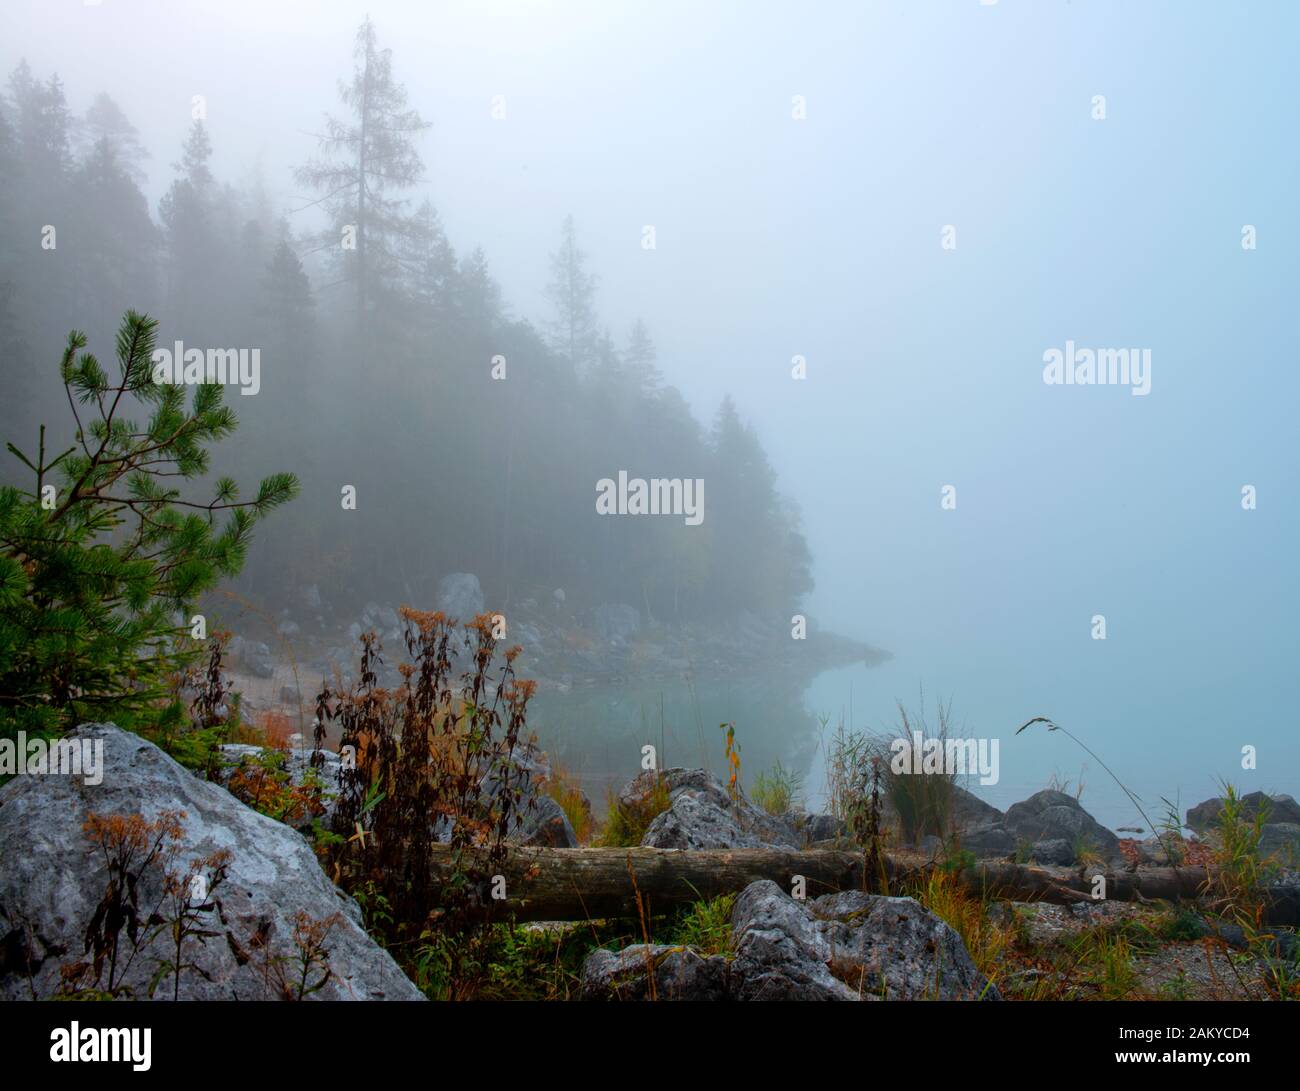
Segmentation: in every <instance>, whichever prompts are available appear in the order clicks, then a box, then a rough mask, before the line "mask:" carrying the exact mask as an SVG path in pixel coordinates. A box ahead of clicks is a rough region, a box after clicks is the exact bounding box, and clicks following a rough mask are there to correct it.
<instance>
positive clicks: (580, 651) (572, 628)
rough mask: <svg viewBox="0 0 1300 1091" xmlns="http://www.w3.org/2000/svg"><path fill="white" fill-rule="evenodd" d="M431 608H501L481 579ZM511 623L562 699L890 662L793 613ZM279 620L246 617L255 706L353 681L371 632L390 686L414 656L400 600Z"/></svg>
mask: <svg viewBox="0 0 1300 1091" xmlns="http://www.w3.org/2000/svg"><path fill="white" fill-rule="evenodd" d="M433 606H434V608H435V609H437V610H440V611H442V612H443V613H444V614H446V615H448V616H449V617H456V618H459V619H461V620H462V621H463V620H468V619H470V618H473V617H475V616H476V615H478V614H481V613H484V612H489V613H490V612H494V610H495V608H494V607H492V606H491V604H490V603H487V602H486V601H485V599H484V595H483V591H482V588H481V587H480V585H479V581H478V579H477V577H475V576H474V575H472V574H470V573H465V572H459V573H451V574H450V575H448V576H445V577H444V578H443V579H442V580H441V581H440V583H439V585H438V590H437V595H436V596H435V602H434V604H433ZM501 616H502V617H503V618H504V619H505V629H506V633H505V636H504V638H503V641H502V642H503V644H505V645H506V646H509V645H512V644H518V645H519V646H520V647H521V648H522V649H523V650H522V652H521V654H520V657H519V659H518V661H517V664H516V670H517V673H518V674H519V675H520V676H521V677H526V678H531V679H533V680H535V681H536V682H537V683H538V688H539V689H540V690H542V691H553V692H559V693H564V692H568V691H570V690H573V689H581V688H584V687H600V686H619V685H625V684H627V683H629V682H632V681H636V682H638V683H654V682H658V681H667V680H680V679H683V678H692V677H709V678H713V679H725V678H731V677H735V678H744V677H754V676H764V677H768V678H773V677H775V678H778V679H783V680H786V681H788V682H789V683H790V684H791V685H794V686H799V685H801V684H805V683H806V682H808V681H810V680H811V679H812V678H813V677H815V676H816V675H817V674H819V673H820V672H821V671H824V670H828V669H831V668H834V667H840V666H847V665H849V664H853V663H863V664H866V665H868V666H874V665H876V664H879V663H882V662H884V661H886V660H887V659H888V658H889V653H888V652H885V651H882V650H881V649H879V648H875V647H873V646H871V645H870V644H867V643H864V642H862V641H859V640H854V639H852V638H850V637H846V636H842V635H840V634H837V633H833V632H829V631H827V630H823V629H819V628H817V627H816V625H815V624H814V623H812V622H809V623H808V624H807V625H806V627H805V628H804V629H803V630H802V631H801V633H800V635H799V637H798V638H796V637H795V636H794V635H792V633H793V631H794V629H795V626H794V625H793V624H792V622H791V619H790V618H789V617H760V616H759V615H758V614H756V613H753V612H745V613H741V614H739V615H737V616H736V617H735V618H734V619H732V620H731V621H730V622H728V623H724V624H721V625H716V626H703V625H699V624H696V623H686V624H683V625H671V624H667V623H664V622H661V621H657V620H655V619H653V618H649V617H647V616H646V615H645V614H644V613H643V612H642V611H641V610H639V609H637V608H636V607H635V606H631V605H628V604H627V603H601V604H598V605H596V606H593V607H575V606H573V605H572V604H571V603H570V602H569V601H568V596H567V595H566V594H565V592H564V591H563V589H556V590H554V591H553V592H551V594H550V595H549V596H545V597H543V598H537V597H526V598H524V599H522V600H521V601H520V602H519V603H518V604H517V605H516V606H513V607H511V608H509V609H508V610H503V611H501ZM270 621H271V619H267V618H261V617H249V618H246V619H244V622H246V624H245V623H244V622H241V623H240V625H239V630H240V631H239V633H238V635H236V636H235V638H234V639H233V640H232V641H231V645H230V649H229V651H230V657H231V665H232V667H233V668H234V670H235V671H236V672H237V673H238V674H239V675H240V676H241V678H245V679H254V680H262V681H263V682H264V683H274V686H273V687H272V686H266V685H264V686H262V687H260V689H259V686H258V685H257V683H256V682H254V683H253V684H252V685H249V686H245V687H243V688H244V689H245V690H246V692H247V693H248V694H249V695H250V696H251V697H252V701H253V704H252V705H251V706H250V707H271V706H276V705H279V706H282V705H285V704H292V703H296V702H297V700H298V699H299V696H300V697H301V699H302V700H304V701H307V702H308V703H310V701H311V700H312V699H313V698H314V696H315V691H314V690H311V689H310V685H311V684H312V683H314V682H315V681H316V680H319V679H322V678H332V677H334V676H335V675H336V674H337V675H338V676H339V677H341V678H342V679H343V680H344V681H345V682H346V681H348V680H350V679H351V677H352V675H353V673H354V672H355V670H356V664H357V660H358V657H359V654H360V640H361V636H362V635H363V634H364V633H367V632H374V633H375V634H376V636H377V637H378V638H379V641H380V643H381V645H382V648H383V656H384V660H385V662H384V664H383V667H382V668H381V671H380V682H381V684H395V683H396V681H397V677H398V676H397V669H396V668H397V663H398V662H400V660H401V658H402V656H403V655H404V652H405V649H404V647H403V645H402V639H403V631H404V630H403V625H402V620H401V618H400V616H399V614H398V606H397V605H396V604H389V605H381V604H379V603H376V602H371V603H368V604H366V606H365V607H364V608H363V609H362V610H361V611H360V613H359V614H357V615H356V616H355V617H349V616H346V615H344V614H340V613H338V612H336V611H334V610H333V609H332V608H331V607H330V605H329V604H328V603H327V602H326V601H325V599H324V598H323V596H322V595H321V593H320V591H319V589H318V588H316V587H315V586H311V587H308V588H306V589H305V590H304V591H302V592H301V593H300V594H299V595H298V596H297V603H296V605H295V607H293V608H290V607H285V608H283V609H282V610H281V613H280V615H279V617H278V618H276V619H274V629H272V626H271V624H270ZM290 664H292V668H291V667H290ZM282 691H283V692H282Z"/></svg>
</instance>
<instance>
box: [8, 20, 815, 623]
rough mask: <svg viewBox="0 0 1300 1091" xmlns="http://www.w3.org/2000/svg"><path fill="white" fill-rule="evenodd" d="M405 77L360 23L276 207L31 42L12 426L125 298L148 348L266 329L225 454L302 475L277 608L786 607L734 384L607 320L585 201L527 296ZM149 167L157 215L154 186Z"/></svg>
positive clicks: (804, 565) (805, 572)
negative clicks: (703, 410)
mask: <svg viewBox="0 0 1300 1091" xmlns="http://www.w3.org/2000/svg"><path fill="white" fill-rule="evenodd" d="M339 56H340V62H341V63H342V64H346V43H343V42H340V43H339ZM400 70H401V57H400V55H396V56H394V55H391V54H390V52H389V51H388V50H387V49H385V48H384V46H383V45H382V43H381V42H380V41H379V40H378V38H377V35H376V31H375V28H374V26H373V25H372V24H370V23H369V22H367V23H366V24H364V25H363V26H362V27H361V29H360V31H359V32H358V35H357V39H356V42H355V47H354V55H353V68H352V71H351V73H349V74H348V76H347V78H346V79H345V80H344V81H343V82H342V83H341V84H340V91H341V95H340V101H338V102H336V103H321V108H322V112H324V113H326V114H327V118H326V120H325V121H324V123H323V128H322V130H321V132H322V139H321V142H320V147H319V149H318V152H317V154H316V155H315V156H314V157H313V158H312V159H311V160H310V161H308V162H304V163H303V164H302V166H301V169H300V170H299V171H298V173H297V176H296V178H295V179H294V180H293V181H294V188H295V189H296V190H298V191H300V192H301V193H302V194H303V196H302V198H301V199H300V200H299V201H298V202H296V203H295V204H294V205H293V206H292V207H277V206H276V205H275V204H274V203H273V202H272V201H271V200H270V199H269V198H268V196H267V195H266V193H265V192H264V190H263V188H262V187H260V186H259V185H257V184H251V185H236V184H234V183H232V182H231V181H230V180H228V179H223V178H220V177H217V176H216V175H215V173H214V171H213V168H212V165H211V163H212V156H213V147H214V142H217V141H220V140H221V132H220V129H219V127H217V126H214V127H213V128H212V129H211V130H210V129H209V127H208V124H207V122H205V121H204V120H203V119H201V118H200V119H195V120H194V121H193V122H192V124H191V127H190V128H189V131H188V132H183V131H179V130H178V132H177V142H176V145H175V146H173V147H168V148H152V149H147V148H145V147H144V146H143V145H142V143H141V141H140V139H139V137H138V135H137V133H136V130H135V129H134V127H133V126H132V123H131V121H130V119H129V118H128V117H126V116H125V115H124V114H123V112H122V111H121V110H120V109H119V108H118V106H117V105H116V104H115V103H114V101H113V99H112V98H111V97H110V96H111V94H112V91H113V89H112V88H105V90H104V93H101V94H99V95H98V96H96V97H95V98H94V100H93V101H91V102H70V101H68V99H67V96H66V95H65V92H64V89H63V86H62V84H61V82H60V80H59V78H58V76H57V75H54V74H51V73H42V72H34V71H32V70H31V68H30V67H29V66H28V65H27V64H26V63H25V62H24V63H22V64H20V65H19V66H18V67H17V68H16V69H15V70H14V71H13V73H12V75H11V76H10V77H9V79H8V84H7V88H6V94H5V95H4V97H3V101H2V102H0V352H3V353H4V357H5V361H4V372H5V376H6V396H5V397H4V399H3V401H2V402H0V435H2V436H3V438H4V439H5V440H11V441H14V442H15V443H18V445H19V446H22V447H24V448H26V447H28V446H31V445H32V444H33V443H34V439H35V431H36V428H37V426H38V424H39V423H40V422H50V421H63V420H66V419H67V413H68V406H67V404H66V401H65V394H64V391H63V388H62V385H61V384H60V383H59V381H58V373H57V368H56V367H55V366H54V365H55V363H56V361H57V357H58V353H59V351H60V348H61V346H62V345H63V343H64V341H65V340H66V338H67V334H68V331H69V330H70V329H72V328H79V329H84V330H85V331H86V333H87V335H88V337H89V342H90V345H91V347H92V348H95V347H96V346H98V347H100V348H101V349H103V350H105V354H107V351H106V350H107V346H109V345H111V341H112V337H113V333H114V330H115V329H116V327H117V324H118V322H119V321H120V319H121V316H122V314H123V313H124V312H125V311H126V310H127V309H129V308H133V309H135V310H137V311H141V312H145V313H148V314H149V315H151V316H154V317H156V318H158V319H159V320H160V328H159V333H158V344H159V345H160V346H172V345H173V344H174V343H175V342H178V341H179V342H182V343H183V344H184V345H185V346H186V347H198V348H202V349H205V350H207V349H214V348H220V349H225V348H234V349H254V348H256V349H259V350H260V353H261V356H260V359H261V376H260V378H261V386H260V390H259V391H258V393H257V394H256V395H255V396H250V397H242V396H240V395H239V394H238V392H237V391H235V390H234V389H231V390H228V392H227V402H228V404H230V405H231V406H232V408H233V409H234V410H235V411H236V413H237V414H238V416H239V418H240V423H241V428H240V433H239V436H240V439H239V442H238V443H237V444H232V445H229V448H230V449H228V450H221V451H219V452H218V453H217V455H216V458H217V460H219V464H214V465H213V467H212V469H213V471H214V473H216V474H223V475H224V474H230V475H232V476H234V477H236V478H238V479H239V480H249V479H251V478H253V477H255V476H256V475H257V473H258V472H259V470H260V469H261V468H263V467H265V466H267V465H275V466H282V467H285V468H287V469H291V470H293V471H294V472H296V473H297V474H298V476H299V477H300V478H301V480H302V486H303V488H302V494H301V497H300V498H299V499H298V500H297V501H295V503H294V504H293V505H292V506H291V508H290V509H289V510H288V511H287V512H286V514H285V515H284V516H283V517H282V518H281V519H280V520H279V521H277V523H276V525H275V526H274V527H272V528H271V529H269V530H267V531H266V532H264V533H263V534H261V535H260V536H259V539H258V540H257V541H256V543H255V545H254V546H253V548H252V551H251V553H250V555H249V559H248V564H247V567H246V568H245V571H244V575H243V576H242V577H241V582H240V589H241V590H242V591H243V592H245V593H246V594H250V595H252V596H253V597H255V598H256V599H257V600H258V601H260V602H263V603H265V604H266V605H267V606H268V607H275V606H276V605H277V604H278V603H279V602H281V601H284V600H286V599H287V598H288V597H289V596H290V595H293V594H294V593H295V592H296V591H297V590H298V589H300V588H303V587H306V586H309V585H313V584H314V585H318V586H320V587H321V588H322V589H323V590H326V591H327V592H328V594H329V595H330V596H331V597H332V598H333V600H334V601H335V603H336V604H337V605H339V606H340V607H343V608H347V607H349V606H351V605H354V604H357V603H360V602H363V601H367V600H374V599H380V600H381V601H382V600H386V601H392V602H398V601H403V602H410V603H413V604H417V605H418V604H427V603H428V602H429V601H430V599H431V597H432V592H433V588H434V587H435V585H436V583H437V581H438V579H439V577H440V576H442V575H444V574H446V573H448V572H453V571H470V572H474V573H476V574H477V575H478V576H479V578H480V580H481V581H482V584H483V588H484V592H485V595H486V598H487V600H488V602H489V603H491V604H492V605H493V606H497V607H501V608H504V607H508V606H509V605H510V604H511V603H512V602H516V601H519V600H520V599H521V598H523V597H525V596H529V595H538V594H540V593H543V592H544V593H548V594H549V593H550V591H551V590H553V589H555V588H563V589H564V590H565V592H566V595H567V596H568V597H569V598H568V601H569V602H570V604H571V605H573V606H576V607H582V606H587V605H594V604H598V603H601V602H627V603H632V604H635V605H636V606H637V607H638V608H639V609H642V610H644V611H646V613H647V614H648V615H649V616H650V617H651V618H654V619H657V620H659V621H663V622H685V621H689V620H692V619H697V618H703V617H705V616H708V617H709V618H711V619H723V618H726V617H728V616H731V615H733V614H735V613H737V612H739V611H742V610H751V611H759V612H771V613H772V614H775V613H776V612H781V611H786V610H788V609H789V608H791V607H793V606H794V605H795V604H796V603H797V601H798V599H799V597H800V596H801V595H802V594H803V593H804V592H806V591H807V590H809V589H810V588H811V585H812V581H811V577H810V573H809V568H810V563H811V560H810V557H809V554H808V551H807V548H806V545H805V543H804V539H803V537H802V535H801V533H800V527H799V517H798V514H797V509H796V508H795V507H794V505H793V504H792V503H791V502H790V501H788V500H786V499H784V498H783V497H781V496H780V495H779V493H778V492H777V488H776V475H775V472H774V470H773V468H772V467H771V465H770V464H769V462H768V459H767V457H766V455H765V453H764V450H763V447H762V445H761V443H760V441H759V439H758V437H757V436H756V435H755V433H754V432H753V430H752V429H751V428H750V427H749V426H748V425H747V424H746V423H745V422H744V421H743V420H742V419H741V417H740V416H739V415H738V413H737V410H736V408H735V406H734V405H733V404H732V403H731V402H730V400H725V401H723V403H722V404H721V405H720V406H719V407H718V408H717V410H716V412H715V413H714V414H713V416H712V419H711V420H710V421H709V422H708V423H701V422H700V421H699V420H698V419H697V418H696V416H695V415H694V414H693V413H692V410H691V407H690V406H688V405H687V403H686V401H685V400H684V398H683V397H682V395H681V394H680V393H679V391H678V390H676V389H675V388H674V387H673V386H671V385H669V384H667V383H666V382H665V381H664V379H663V376H662V375H661V373H660V371H659V369H658V367H657V366H656V354H655V347H654V341H653V331H651V330H648V329H646V327H645V326H644V325H643V324H641V323H637V324H636V325H635V326H633V328H631V329H627V330H611V329H609V328H607V326H606V325H605V323H603V322H602V320H601V316H600V312H599V309H598V308H599V299H600V281H599V277H598V273H597V271H596V270H593V269H591V268H589V266H588V262H587V260H586V258H585V255H584V253H583V250H582V248H581V227H582V225H581V223H580V222H579V223H575V222H574V220H573V219H572V218H569V219H567V220H566V221H565V222H564V223H563V224H561V225H556V226H557V235H556V245H555V250H554V252H553V253H552V254H551V256H550V270H551V282H550V283H549V284H548V285H547V298H548V299H549V300H550V301H551V303H552V309H551V311H550V313H548V314H537V315H527V316H526V315H520V314H517V313H515V312H514V311H512V309H511V307H510V305H509V303H508V301H506V300H504V299H502V297H501V292H500V290H499V288H498V286H497V284H496V282H495V281H494V279H493V274H492V269H491V266H490V255H487V254H485V253H484V252H483V251H482V250H481V249H476V248H475V246H474V240H472V239H465V240H461V239H458V240H455V242H454V243H453V241H452V240H451V239H449V238H448V237H447V235H446V233H445V232H444V230H443V227H442V224H441V221H440V218H439V214H438V211H437V209H436V207H435V205H434V204H433V203H432V201H431V200H430V194H431V192H432V187H431V185H430V183H429V179H430V177H435V178H436V176H437V175H438V174H439V173H445V172H449V171H454V170H456V169H457V167H456V164H455V163H438V164H429V163H426V162H424V160H423V159H422V153H421V135H422V132H423V130H424V129H425V128H426V127H427V126H428V124H429V119H432V118H436V116H437V112H438V103H437V102H427V103H419V104H413V103H409V102H408V101H407V99H406V94H405V91H404V89H403V87H402V84H401V82H400ZM160 174H166V175H167V177H168V178H169V179H170V183H169V185H168V188H167V189H166V192H165V195H164V196H163V197H162V199H161V200H160V201H159V202H157V205H156V207H151V206H150V202H149V201H148V199H147V198H146V196H145V193H144V186H143V183H144V181H145V179H146V178H147V177H152V178H154V179H155V180H156V179H158V177H159V175H160ZM543 263H544V255H539V261H538V266H539V268H541V267H542V266H543ZM18 469H21V467H19V466H17V464H14V465H7V466H5V467H4V470H3V471H0V472H3V473H4V475H5V480H10V479H11V477H12V475H13V474H14V473H15V471H16V470H18ZM620 471H626V472H627V474H628V475H629V476H630V477H643V478H682V479H702V480H703V481H704V482H705V486H704V495H705V512H706V517H705V518H704V520H703V522H702V523H701V524H700V525H698V526H690V525H686V523H685V521H684V520H683V519H682V518H681V517H679V516H678V517H672V516H660V517H656V518H647V519H611V518H604V517H602V516H601V515H599V514H598V513H597V510H596V504H595V500H596V493H597V482H598V481H600V480H601V479H603V478H617V476H618V474H619V472H620ZM345 486H353V487H354V488H355V490H356V508H355V510H347V509H346V508H345V507H344V505H343V504H342V503H341V493H342V491H343V489H344V487H345Z"/></svg>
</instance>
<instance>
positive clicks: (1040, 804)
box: [1005, 788, 1122, 860]
mask: <svg viewBox="0 0 1300 1091" xmlns="http://www.w3.org/2000/svg"><path fill="white" fill-rule="evenodd" d="M1005 825H1006V828H1007V830H1008V831H1009V832H1010V833H1011V835H1012V836H1013V837H1014V838H1015V839H1016V841H1017V842H1018V843H1020V844H1024V843H1028V844H1030V845H1034V844H1037V843H1038V842H1040V841H1064V842H1065V843H1066V844H1067V845H1069V846H1070V847H1071V849H1072V850H1075V851H1076V852H1077V851H1078V850H1079V849H1089V848H1090V849H1091V850H1092V851H1094V852H1096V853H1098V854H1099V855H1100V856H1101V857H1102V859H1104V860H1112V859H1115V858H1116V857H1118V856H1120V855H1122V854H1121V853H1120V851H1119V838H1118V837H1116V836H1115V835H1114V834H1113V833H1111V831H1110V830H1108V829H1106V827H1105V826H1103V825H1102V824H1101V823H1100V822H1098V821H1097V820H1096V819H1095V818H1093V817H1092V815H1090V814H1089V813H1088V812H1087V811H1085V810H1084V809H1083V808H1082V807H1081V806H1079V801H1078V800H1077V799H1075V798H1074V796H1070V795H1066V794H1065V793H1064V792H1057V791H1055V790H1053V789H1051V788H1045V789H1043V791H1041V792H1037V793H1035V794H1034V795H1032V796H1030V797H1029V798H1028V799H1026V800H1025V801H1024V802H1023V803H1013V804H1012V805H1011V806H1010V807H1009V808H1008V809H1007V814H1006V819H1005Z"/></svg>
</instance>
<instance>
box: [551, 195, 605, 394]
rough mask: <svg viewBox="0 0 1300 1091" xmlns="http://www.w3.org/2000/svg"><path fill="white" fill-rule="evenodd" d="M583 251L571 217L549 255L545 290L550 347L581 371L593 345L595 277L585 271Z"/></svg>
mask: <svg viewBox="0 0 1300 1091" xmlns="http://www.w3.org/2000/svg"><path fill="white" fill-rule="evenodd" d="M586 262H587V255H586V254H584V253H583V252H582V251H581V250H579V249H578V234H577V229H576V228H575V227H574V223H573V217H572V216H566V217H565V218H564V223H563V225H562V226H561V229H560V249H559V250H557V251H556V252H555V253H554V254H552V255H551V283H550V284H549V285H548V286H547V289H546V294H547V296H548V297H549V298H550V300H551V302H552V303H553V304H554V306H555V319H554V321H552V322H551V323H550V327H549V329H550V335H551V347H552V348H553V349H554V350H555V351H556V352H558V353H559V354H560V355H561V356H563V357H564V358H565V359H566V360H568V361H569V364H570V365H571V366H572V367H573V369H574V370H575V371H578V372H581V371H582V370H583V369H584V367H585V366H586V364H587V363H588V362H590V360H591V358H592V353H593V351H594V349H595V345H596V334H597V326H596V277H595V275H594V274H591V273H588V272H587V268H586Z"/></svg>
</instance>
